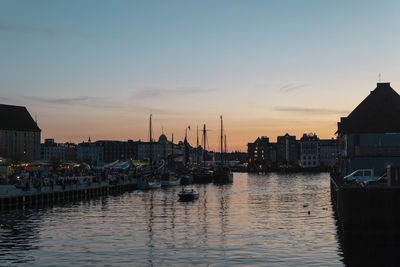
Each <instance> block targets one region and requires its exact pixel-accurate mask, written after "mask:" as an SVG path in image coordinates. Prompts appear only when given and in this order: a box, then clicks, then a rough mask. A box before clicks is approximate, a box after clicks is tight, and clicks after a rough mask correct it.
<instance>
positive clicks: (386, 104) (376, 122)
mask: <svg viewBox="0 0 400 267" xmlns="http://www.w3.org/2000/svg"><path fill="white" fill-rule="evenodd" d="M338 133H339V134H347V133H400V95H399V94H398V93H396V91H394V90H393V88H391V87H390V83H378V84H377V87H376V89H375V90H373V91H372V92H371V93H370V94H369V95H368V96H367V97H366V98H365V99H364V100H363V101H362V102H361V103H360V104H359V105H358V106H357V107H356V108H355V109H354V110H353V111H352V112H351V113H350V114H349V115H348V116H347V117H342V118H340V122H338Z"/></svg>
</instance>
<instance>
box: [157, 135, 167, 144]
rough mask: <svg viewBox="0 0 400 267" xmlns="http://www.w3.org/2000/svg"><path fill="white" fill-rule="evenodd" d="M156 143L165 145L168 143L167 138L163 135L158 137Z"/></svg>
mask: <svg viewBox="0 0 400 267" xmlns="http://www.w3.org/2000/svg"><path fill="white" fill-rule="evenodd" d="M158 142H159V143H163V144H166V143H167V142H168V140H167V137H166V136H165V134H162V135H160V137H159V138H158Z"/></svg>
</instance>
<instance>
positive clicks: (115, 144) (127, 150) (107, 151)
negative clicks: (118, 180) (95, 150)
mask: <svg viewBox="0 0 400 267" xmlns="http://www.w3.org/2000/svg"><path fill="white" fill-rule="evenodd" d="M95 144H96V146H100V147H103V149H104V162H105V163H110V162H114V161H116V160H122V161H125V160H129V159H136V158H137V150H138V143H137V142H134V141H132V140H128V141H126V142H124V141H109V140H101V141H96V143H95Z"/></svg>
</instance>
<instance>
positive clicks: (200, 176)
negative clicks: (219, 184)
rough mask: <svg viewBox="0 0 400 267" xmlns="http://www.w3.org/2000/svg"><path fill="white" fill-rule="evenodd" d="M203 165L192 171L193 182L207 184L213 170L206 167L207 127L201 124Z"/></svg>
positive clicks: (211, 178) (211, 177)
mask: <svg viewBox="0 0 400 267" xmlns="http://www.w3.org/2000/svg"><path fill="white" fill-rule="evenodd" d="M203 145H204V147H203V166H202V167H199V168H197V169H195V170H194V171H193V182H194V183H195V184H207V183H211V182H212V181H213V174H214V172H213V171H212V170H211V169H210V168H209V167H206V147H207V129H206V125H205V124H204V126H203Z"/></svg>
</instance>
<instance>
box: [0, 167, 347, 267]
mask: <svg viewBox="0 0 400 267" xmlns="http://www.w3.org/2000/svg"><path fill="white" fill-rule="evenodd" d="M190 187H193V188H194V189H195V190H196V191H197V192H199V195H200V196H199V199H197V200H195V201H193V202H180V201H179V200H178V196H177V193H178V192H179V190H180V189H181V187H179V186H178V187H170V188H166V189H163V188H162V189H156V190H149V191H140V190H134V191H131V192H125V193H123V194H119V195H108V196H101V197H97V198H94V199H91V200H81V201H77V202H71V203H68V204H56V205H53V206H44V207H36V208H28V209H24V210H18V211H6V212H2V213H0V240H1V242H0V266H7V265H9V266H35V265H40V266H43V265H51V266H132V265H139V266H146V265H155V266H160V265H167V266H168V265H191V264H202V265H203V264H204V265H208V264H210V265H213V266H227V265H235V264H238V265H253V266H254V265H264V266H265V265H267V266H304V265H316V266H323V265H324V266H326V265H329V266H335V265H336V266H342V265H343V264H344V263H343V262H344V260H343V253H342V251H341V245H340V242H339V240H340V238H339V237H338V230H337V226H336V225H337V223H336V221H335V216H334V213H333V210H332V206H331V199H330V181H329V174H328V173H318V174H304V173H297V174H276V173H271V174H247V173H234V180H233V184H229V185H214V184H207V185H193V186H189V188H190Z"/></svg>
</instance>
